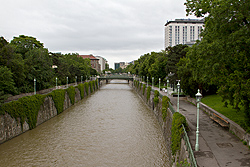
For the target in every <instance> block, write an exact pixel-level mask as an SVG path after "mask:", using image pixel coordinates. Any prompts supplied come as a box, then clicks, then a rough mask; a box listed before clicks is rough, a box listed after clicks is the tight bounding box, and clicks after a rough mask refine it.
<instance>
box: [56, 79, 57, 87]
mask: <svg viewBox="0 0 250 167" xmlns="http://www.w3.org/2000/svg"><path fill="white" fill-rule="evenodd" d="M56 89H57V77H56Z"/></svg>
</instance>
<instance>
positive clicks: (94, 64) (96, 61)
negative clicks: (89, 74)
mask: <svg viewBox="0 0 250 167" xmlns="http://www.w3.org/2000/svg"><path fill="white" fill-rule="evenodd" d="M79 57H82V58H83V59H90V63H91V67H92V68H93V69H95V70H96V71H97V72H99V73H100V72H101V65H100V64H99V59H97V58H96V57H94V56H93V55H79Z"/></svg>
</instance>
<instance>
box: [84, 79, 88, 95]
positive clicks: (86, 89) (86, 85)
mask: <svg viewBox="0 0 250 167" xmlns="http://www.w3.org/2000/svg"><path fill="white" fill-rule="evenodd" d="M84 88H85V91H86V95H87V96H88V95H89V83H88V82H84Z"/></svg>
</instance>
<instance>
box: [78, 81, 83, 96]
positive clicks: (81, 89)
mask: <svg viewBox="0 0 250 167" xmlns="http://www.w3.org/2000/svg"><path fill="white" fill-rule="evenodd" d="M77 88H78V89H79V91H80V95H81V99H83V98H84V84H79V85H77Z"/></svg>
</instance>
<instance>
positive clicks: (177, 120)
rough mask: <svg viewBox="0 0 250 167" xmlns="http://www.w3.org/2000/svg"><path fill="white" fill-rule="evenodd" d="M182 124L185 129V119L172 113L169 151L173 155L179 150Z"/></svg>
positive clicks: (178, 114)
mask: <svg viewBox="0 0 250 167" xmlns="http://www.w3.org/2000/svg"><path fill="white" fill-rule="evenodd" d="M182 124H183V125H184V127H185V128H186V127H187V122H186V118H185V117H184V116H183V115H181V114H180V113H178V112H176V113H174V115H173V121H172V128H171V150H172V154H173V155H175V154H176V152H177V151H179V150H180V146H181V137H182V135H183V133H184V132H183V128H182Z"/></svg>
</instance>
